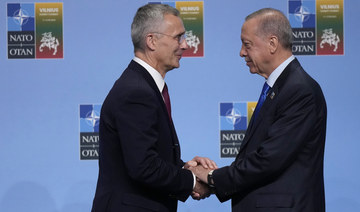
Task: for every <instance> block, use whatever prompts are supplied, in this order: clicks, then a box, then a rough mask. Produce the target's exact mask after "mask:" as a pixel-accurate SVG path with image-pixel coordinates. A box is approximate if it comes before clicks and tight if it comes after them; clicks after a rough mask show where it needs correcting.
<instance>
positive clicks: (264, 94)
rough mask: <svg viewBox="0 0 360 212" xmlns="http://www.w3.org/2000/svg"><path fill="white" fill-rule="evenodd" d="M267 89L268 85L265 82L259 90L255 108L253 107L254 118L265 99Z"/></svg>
mask: <svg viewBox="0 0 360 212" xmlns="http://www.w3.org/2000/svg"><path fill="white" fill-rule="evenodd" d="M269 89H270V86H269V85H268V84H267V83H266V82H265V83H264V87H263V89H262V91H261V95H260V98H259V101H258V102H257V105H256V108H255V112H254V115H255V120H256V117H257V115H258V113H259V111H260V108H261V106H262V105H263V104H264V102H265V99H266V96H267V93H268V92H269Z"/></svg>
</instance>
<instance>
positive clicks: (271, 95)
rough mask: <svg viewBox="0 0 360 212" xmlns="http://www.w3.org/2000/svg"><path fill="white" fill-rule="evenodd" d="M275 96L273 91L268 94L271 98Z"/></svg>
mask: <svg viewBox="0 0 360 212" xmlns="http://www.w3.org/2000/svg"><path fill="white" fill-rule="evenodd" d="M274 97H275V93H274V91H273V92H272V93H271V94H270V99H273V98H274Z"/></svg>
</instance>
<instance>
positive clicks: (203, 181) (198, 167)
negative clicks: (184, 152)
mask: <svg viewBox="0 0 360 212" xmlns="http://www.w3.org/2000/svg"><path fill="white" fill-rule="evenodd" d="M184 168H185V169H188V170H190V171H191V172H192V173H193V174H194V175H195V176H196V184H195V187H194V189H193V191H192V193H191V197H192V198H193V199H195V200H201V199H205V198H207V197H209V196H210V195H211V194H213V193H214V188H212V187H210V186H209V182H208V174H209V172H210V171H211V170H215V169H217V168H218V167H217V165H216V163H215V162H214V161H212V160H210V159H209V158H206V157H198V156H196V157H194V158H193V159H192V160H190V161H188V162H186V164H185V166H184ZM211 183H213V182H211Z"/></svg>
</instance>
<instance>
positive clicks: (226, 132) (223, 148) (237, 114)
mask: <svg viewBox="0 0 360 212" xmlns="http://www.w3.org/2000/svg"><path fill="white" fill-rule="evenodd" d="M255 105H256V102H225V103H220V157H221V158H230V157H236V155H237V154H238V153H239V151H240V146H241V143H242V141H243V140H244V138H245V133H246V130H247V126H248V123H249V122H248V119H250V118H251V116H252V113H253V109H254V108H255Z"/></svg>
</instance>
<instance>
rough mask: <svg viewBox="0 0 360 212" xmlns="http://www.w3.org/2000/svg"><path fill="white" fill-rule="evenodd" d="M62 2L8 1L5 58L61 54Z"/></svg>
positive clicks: (48, 56) (29, 57)
mask: <svg viewBox="0 0 360 212" xmlns="http://www.w3.org/2000/svg"><path fill="white" fill-rule="evenodd" d="M62 10H63V3H8V4H7V27H8V34H7V36H8V38H7V39H8V40H7V44H8V59H35V58H36V59H40V58H53V59H55V58H63V28H62V27H63V26H62V25H63V11H62Z"/></svg>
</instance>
